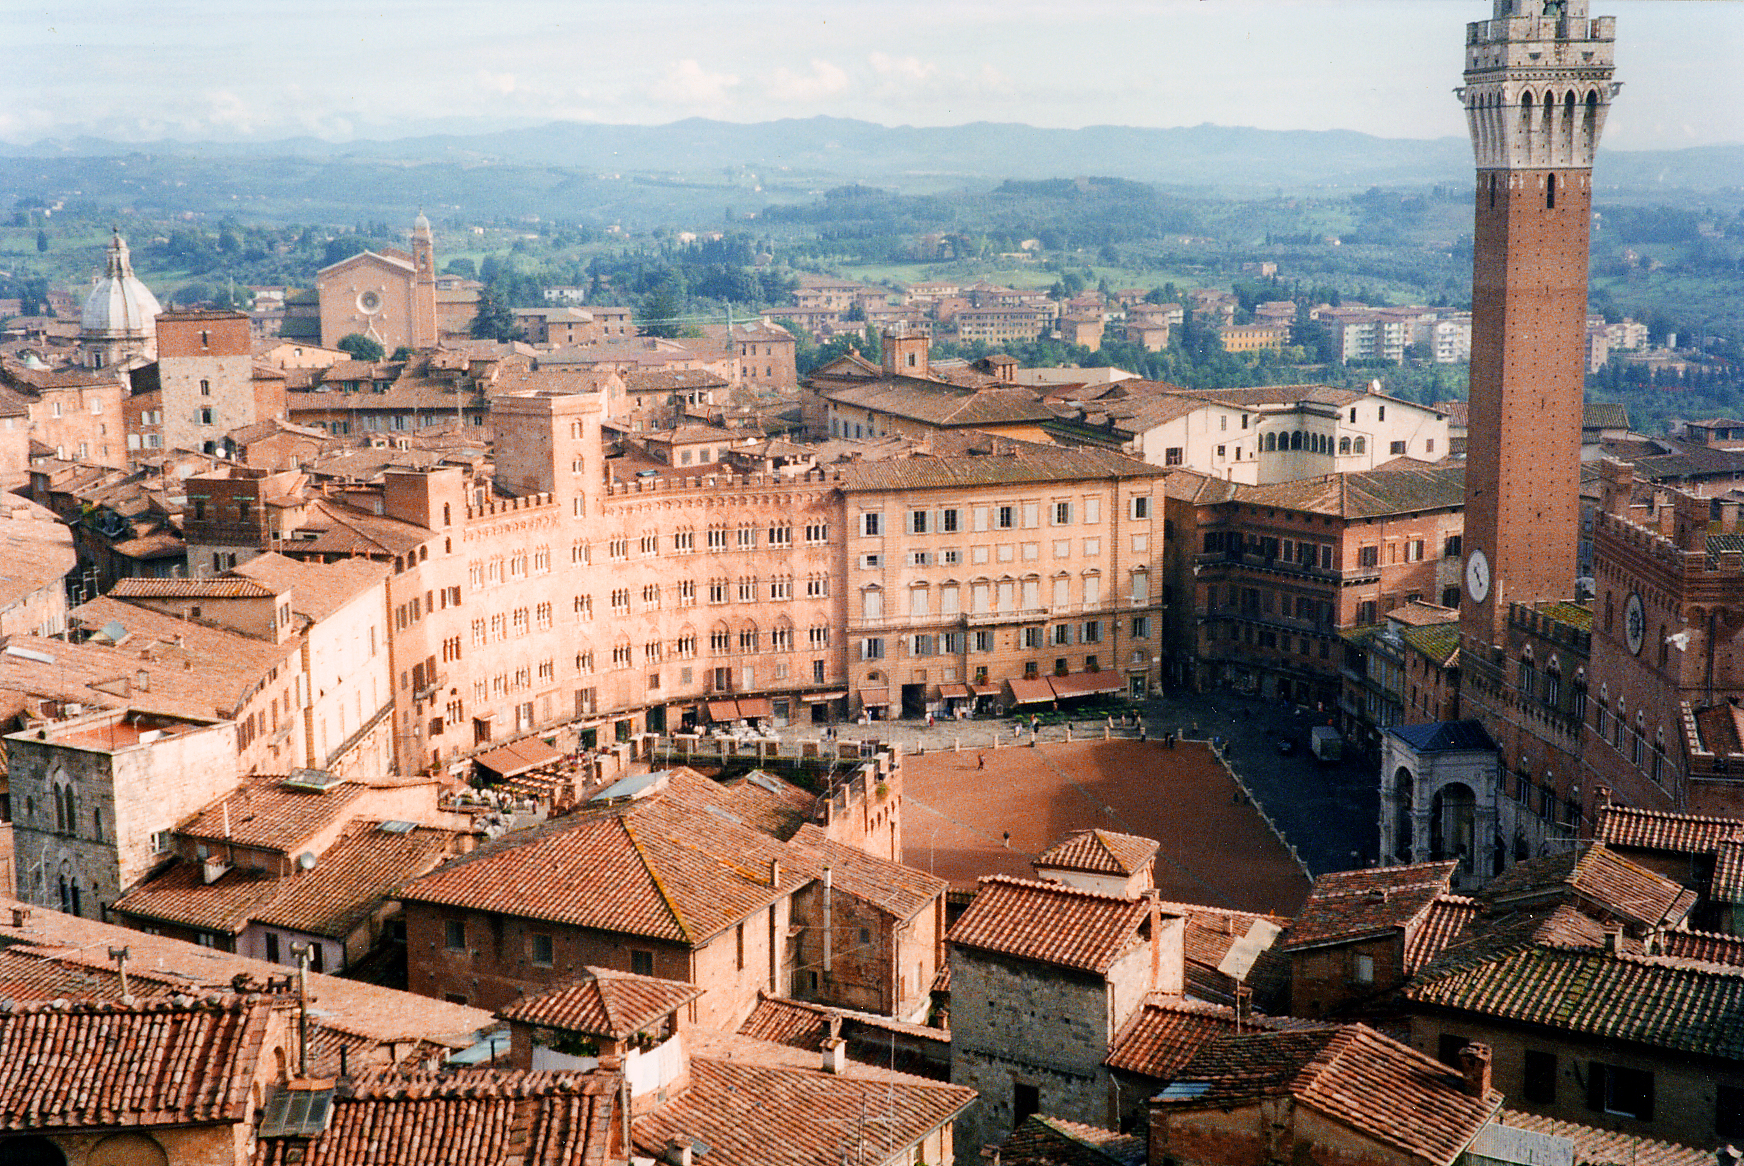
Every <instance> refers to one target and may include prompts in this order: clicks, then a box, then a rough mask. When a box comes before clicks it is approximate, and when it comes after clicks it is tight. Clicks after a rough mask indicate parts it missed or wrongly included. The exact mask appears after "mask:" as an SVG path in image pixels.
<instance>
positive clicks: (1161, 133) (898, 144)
mask: <svg viewBox="0 0 1744 1166" xmlns="http://www.w3.org/2000/svg"><path fill="white" fill-rule="evenodd" d="M141 154H144V155H152V156H155V157H157V158H159V159H162V158H164V157H165V156H169V157H186V158H189V159H195V160H199V161H202V162H207V163H213V162H230V163H245V162H251V161H267V160H272V159H296V160H299V161H301V162H304V163H336V162H350V163H371V162H373V163H387V164H400V165H406V164H420V163H422V164H430V163H450V164H457V165H463V166H487V167H488V166H509V167H544V166H550V167H561V168H563V169H565V170H569V171H580V172H583V173H588V172H591V173H595V174H611V173H625V174H629V173H637V174H661V175H670V176H673V177H676V178H681V179H683V180H685V181H688V182H701V183H718V184H721V185H724V186H731V185H739V184H747V190H748V183H749V182H750V181H756V182H757V183H758V184H760V185H762V186H763V187H764V189H765V190H766V191H773V190H776V189H781V190H794V191H796V192H803V191H804V189H806V188H808V187H815V186H819V185H834V184H837V183H840V182H846V181H854V180H859V181H866V182H872V183H877V184H879V185H882V186H885V187H888V188H896V189H906V190H920V189H940V188H945V187H953V186H959V185H963V184H965V183H971V184H973V183H978V182H982V181H989V180H999V179H1004V178H1019V179H1032V178H1052V177H1062V176H1072V175H1080V174H1100V175H1111V176H1117V177H1123V178H1131V179H1135V180H1139V181H1144V182H1156V183H1164V184H1169V185H1179V186H1189V187H1210V188H1250V189H1278V188H1283V189H1285V190H1289V191H1309V190H1313V189H1316V188H1329V187H1332V188H1344V189H1350V188H1363V187H1368V186H1372V185H1382V186H1399V185H1417V184H1431V183H1445V182H1467V181H1470V178H1471V150H1470V147H1469V145H1468V144H1467V143H1466V141H1465V140H1464V139H1463V138H1438V139H1433V140H1417V139H1405V138H1377V137H1373V136H1371V135H1368V134H1361V133H1355V132H1353V131H1349V130H1326V131H1307V130H1289V131H1279V130H1258V129H1251V128H1244V127H1239V126H1214V125H1201V126H1189V127H1180V128H1169V129H1146V128H1139V127H1132V126H1087V127H1085V128H1083V129H1072V130H1064V129H1040V128H1037V127H1035V126H1027V125H1016V124H1007V123H996V122H977V123H973V124H970V125H960V126H941V127H925V128H917V127H913V126H895V127H887V126H880V125H875V124H873V123H871V122H864V121H855V120H850V119H843V118H825V117H817V118H809V119H803V120H801V119H789V120H783V121H774V122H759V123H754V124H739V123H733V122H719V121H708V120H704V119H699V118H693V119H689V120H686V121H679V122H673V123H671V124H669V125H660V126H634V125H596V124H589V123H581V122H552V123H549V124H546V125H540V126H532V127H527V128H524V129H515V130H506V131H502V132H496V133H468V134H448V135H431V136H424V137H414V138H401V139H396V140H389V141H354V142H343V143H332V142H323V141H320V140H318V139H314V138H287V139H282V140H278V141H271V142H259V143H221V142H178V141H160V142H152V143H148V144H138V143H124V142H113V141H106V140H102V139H96V138H75V139H70V140H66V141H43V142H38V143H36V144H34V145H31V146H24V147H18V146H5V145H0V158H10V159H14V160H17V161H19V162H22V161H25V160H28V159H40V160H44V161H47V160H51V159H52V160H58V161H62V162H64V161H68V160H72V159H78V158H108V157H115V156H118V155H122V156H126V155H141ZM5 169H6V170H7V171H9V172H11V173H12V174H14V175H16V174H19V173H21V172H22V171H24V170H26V169H28V167H21V166H17V165H11V166H7V167H5ZM747 171H748V172H749V173H747ZM1598 171H1599V174H1598V181H1599V183H1600V185H1602V186H1611V185H1620V186H1626V187H1637V188H1647V189H1652V188H1659V189H1694V190H1710V189H1719V188H1726V187H1731V188H1737V187H1739V186H1741V185H1744V145H1724V146H1705V147H1696V148H1690V149H1681V150H1653V151H1604V152H1602V153H1601V157H1600V161H1599V166H1598ZM749 201H751V200H749V199H747V202H749Z"/></svg>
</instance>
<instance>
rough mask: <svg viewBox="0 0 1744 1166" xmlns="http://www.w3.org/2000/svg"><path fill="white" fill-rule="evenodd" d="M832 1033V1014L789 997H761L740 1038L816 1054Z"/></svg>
mask: <svg viewBox="0 0 1744 1166" xmlns="http://www.w3.org/2000/svg"><path fill="white" fill-rule="evenodd" d="M829 1032H830V1010H829V1009H828V1008H820V1007H816V1006H813V1005H807V1004H803V1003H801V1002H800V1001H798V1000H791V999H788V998H787V997H785V996H764V995H762V994H761V993H759V994H758V999H757V1007H755V1008H753V1009H751V1015H749V1016H747V1017H746V1018H745V1023H743V1024H741V1025H740V1026H739V1035H740V1036H747V1037H750V1038H751V1039H753V1040H762V1041H768V1042H770V1043H771V1044H777V1045H787V1046H788V1047H789V1048H795V1049H806V1050H809V1051H811V1052H816V1051H817V1050H818V1049H820V1048H821V1047H822V1046H823V1040H824V1038H825V1037H826V1036H828V1035H829Z"/></svg>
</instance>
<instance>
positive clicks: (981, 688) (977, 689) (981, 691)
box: [969, 684, 999, 696]
mask: <svg viewBox="0 0 1744 1166" xmlns="http://www.w3.org/2000/svg"><path fill="white" fill-rule="evenodd" d="M969 688H970V690H971V691H973V692H974V694H975V695H976V696H998V695H999V686H998V685H997V684H971V685H970V686H969Z"/></svg>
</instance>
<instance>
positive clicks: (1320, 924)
mask: <svg viewBox="0 0 1744 1166" xmlns="http://www.w3.org/2000/svg"><path fill="white" fill-rule="evenodd" d="M1457 865H1458V864H1457V863H1453V862H1423V863H1418V864H1416V865H1414V866H1386V867H1377V868H1373V869H1370V870H1352V871H1340V872H1337V873H1334V874H1323V875H1321V876H1320V877H1319V878H1317V879H1315V880H1314V889H1313V890H1312V891H1310V892H1308V901H1307V902H1305V903H1303V904H1302V910H1301V911H1300V912H1298V913H1297V915H1296V919H1295V922H1293V923H1292V924H1291V925H1290V930H1289V931H1288V932H1287V933H1286V934H1285V936H1284V950H1285V951H1295V950H1298V949H1300V948H1305V947H1315V946H1319V945H1322V944H1329V943H1346V942H1349V941H1351V940H1354V939H1361V938H1364V937H1366V936H1370V935H1376V934H1379V933H1381V932H1384V931H1390V930H1393V929H1395V928H1403V927H1405V926H1406V925H1407V924H1409V923H1410V922H1411V921H1412V920H1414V919H1415V918H1417V916H1418V915H1419V914H1420V913H1421V912H1423V911H1425V910H1427V909H1428V908H1429V906H1430V905H1431V904H1432V903H1434V902H1435V900H1436V898H1437V897H1438V896H1440V895H1441V894H1442V893H1443V892H1445V891H1446V890H1447V886H1448V880H1449V879H1451V878H1452V877H1453V870H1454V867H1455V866H1457Z"/></svg>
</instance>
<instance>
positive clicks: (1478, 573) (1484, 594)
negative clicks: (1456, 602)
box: [1465, 551, 1490, 603]
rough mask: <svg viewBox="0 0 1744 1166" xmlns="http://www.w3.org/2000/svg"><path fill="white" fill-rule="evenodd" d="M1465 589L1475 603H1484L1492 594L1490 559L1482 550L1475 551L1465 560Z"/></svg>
mask: <svg viewBox="0 0 1744 1166" xmlns="http://www.w3.org/2000/svg"><path fill="white" fill-rule="evenodd" d="M1465 591H1466V594H1467V595H1470V596H1471V597H1472V602H1473V603H1482V602H1483V601H1484V600H1485V599H1487V598H1489V594H1490V560H1489V557H1488V556H1486V555H1485V554H1484V552H1482V551H1473V552H1472V553H1471V554H1470V555H1469V556H1468V557H1467V558H1466V561H1465Z"/></svg>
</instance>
